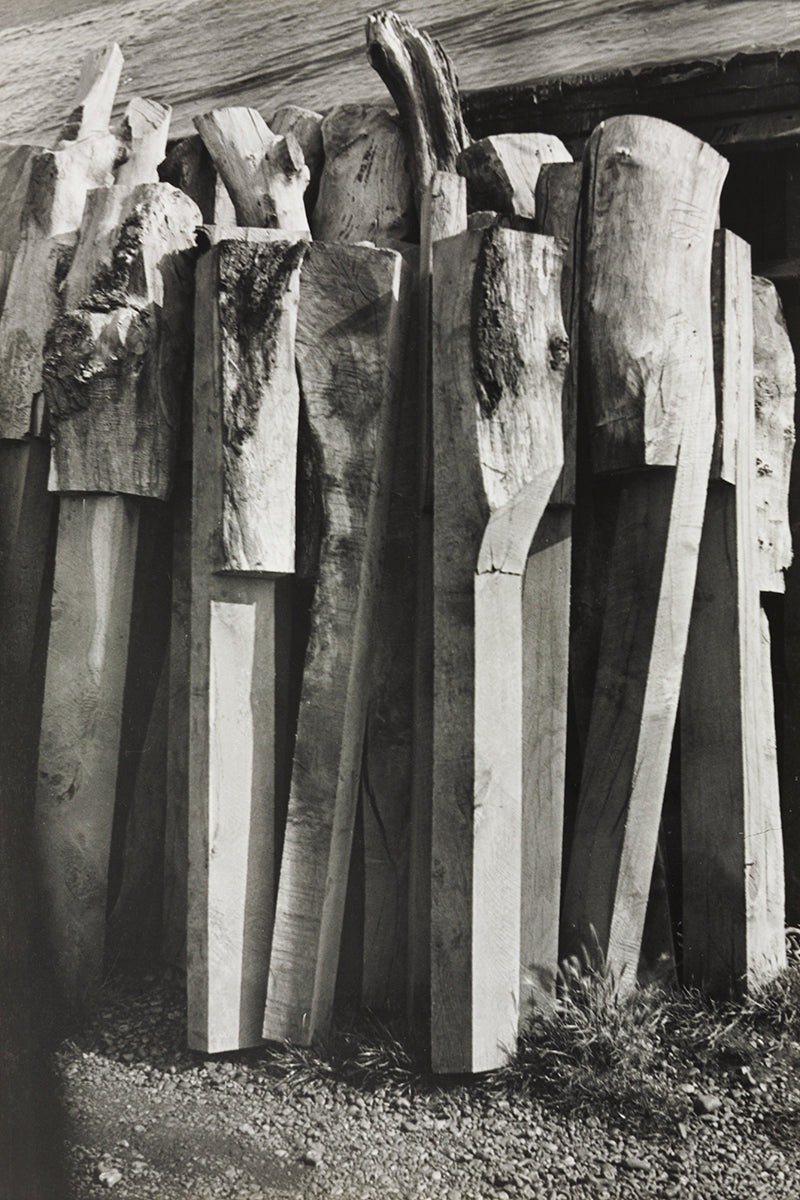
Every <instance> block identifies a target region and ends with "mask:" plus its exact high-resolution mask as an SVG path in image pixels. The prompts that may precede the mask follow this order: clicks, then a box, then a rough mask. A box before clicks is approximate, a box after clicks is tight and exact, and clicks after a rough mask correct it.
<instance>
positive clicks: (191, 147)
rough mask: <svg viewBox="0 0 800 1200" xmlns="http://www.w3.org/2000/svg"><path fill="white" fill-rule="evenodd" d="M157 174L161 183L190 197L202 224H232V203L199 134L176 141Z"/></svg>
mask: <svg viewBox="0 0 800 1200" xmlns="http://www.w3.org/2000/svg"><path fill="white" fill-rule="evenodd" d="M158 174H159V178H160V179H162V180H163V181H164V183H171V184H172V185H173V186H174V187H177V188H180V189H181V191H182V192H186V195H187V196H191V198H192V200H194V202H195V204H196V205H197V207H198V208H199V209H200V212H201V213H202V214H203V220H204V222H206V224H209V225H235V224H236V213H235V210H234V207H233V202H232V200H231V198H230V196H229V195H228V190H227V188H226V187H225V184H224V183H223V182H222V180H221V179H220V177H219V175H218V174H217V171H216V168H215V167H214V164H213V162H212V161H211V155H210V154H209V153H208V151H207V150H206V148H205V144H204V142H203V139H202V138H201V137H200V134H199V133H195V134H194V135H193V136H192V137H187V138H182V139H181V140H180V141H179V142H176V143H175V145H174V146H173V147H172V148H171V149H170V151H169V153H168V154H167V156H166V158H165V159H164V161H163V163H161V165H160V167H159V170H158Z"/></svg>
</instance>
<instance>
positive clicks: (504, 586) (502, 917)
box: [431, 229, 568, 1072]
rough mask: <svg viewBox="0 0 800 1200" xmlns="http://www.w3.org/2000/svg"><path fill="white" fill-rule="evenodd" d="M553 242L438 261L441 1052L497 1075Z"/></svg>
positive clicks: (506, 1021) (517, 878)
mask: <svg viewBox="0 0 800 1200" xmlns="http://www.w3.org/2000/svg"><path fill="white" fill-rule="evenodd" d="M562 260H563V253H562V251H561V250H560V249H558V248H557V247H556V244H555V242H554V240H553V239H550V238H546V237H542V236H539V235H526V234H524V233H517V232H514V231H511V230H502V229H494V230H488V231H485V232H483V231H470V232H469V233H466V234H462V235H461V236H460V237H458V238H450V239H448V240H446V241H444V242H442V243H440V244H439V245H437V246H436V248H435V252H434V344H433V363H434V405H433V432H434V462H435V472H436V473H435V508H434V726H433V728H434V746H433V748H434V757H433V827H432V864H433V865H432V895H431V908H432V911H431V922H432V934H431V943H432V945H431V1043H432V1045H431V1052H432V1063H433V1067H434V1070H436V1071H440V1072H452V1071H482V1070H489V1069H491V1068H493V1067H496V1066H498V1065H500V1063H501V1062H502V1061H504V1059H505V1057H506V1055H507V1054H508V1053H511V1052H513V1048H514V1044H515V1038H516V1032H517V1023H518V1018H519V988H520V904H521V852H520V840H521V834H522V805H523V800H522V783H523V773H524V766H523V763H524V759H525V753H526V748H525V746H524V742H523V738H524V733H525V732H526V731H525V722H524V718H523V703H524V684H523V665H524V651H523V643H522V635H523V579H524V571H525V565H526V561H527V557H528V553H529V551H530V547H531V543H532V541H533V538H534V534H535V533H536V529H537V526H538V524H539V521H540V518H541V516H542V513H543V512H544V508H545V505H546V504H547V501H548V500H549V498H550V494H551V492H552V489H553V485H554V484H555V482H556V479H557V478H558V475H559V472H560V470H561V467H562V464H563V441H562V432H561V393H562V389H563V386H564V377H565V373H566V366H567V358H568V354H567V346H568V343H567V338H566V332H565V329H564V324H563V318H562V313H561V269H562Z"/></svg>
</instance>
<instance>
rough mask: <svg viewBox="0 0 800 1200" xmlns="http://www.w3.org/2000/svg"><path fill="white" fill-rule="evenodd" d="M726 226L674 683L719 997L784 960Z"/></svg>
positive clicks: (689, 875) (700, 975) (690, 880)
mask: <svg viewBox="0 0 800 1200" xmlns="http://www.w3.org/2000/svg"><path fill="white" fill-rule="evenodd" d="M723 236H724V241H723V244H722V246H721V252H722V256H723V262H724V265H723V268H722V271H721V280H720V283H721V287H722V292H723V296H722V301H721V304H720V312H721V316H722V320H723V322H724V323H725V325H726V326H729V327H730V328H729V329H726V335H725V338H724V345H725V353H724V357H723V360H722V363H721V367H722V377H723V378H722V386H723V388H724V389H725V390H726V392H728V393H730V394H732V398H731V395H729V396H727V397H726V399H725V402H724V405H723V407H724V408H725V407H734V406H735V407H736V408H737V410H738V414H737V417H738V419H737V439H736V451H735V455H736V461H735V466H736V483H735V486H732V485H731V484H729V483H726V482H724V481H720V482H717V483H714V484H712V486H711V488H710V489H709V494H708V500H707V505H706V516H705V523H704V527H703V537H702V541H701V545H700V557H699V561H698V569H697V585H696V592H695V600H694V605H693V609H692V623H691V627H690V632H689V641H688V645H687V651H686V663H685V671H684V680H683V688H682V692H681V789H682V820H681V825H682V844H683V962H684V975H685V978H686V979H687V981H688V982H689V983H691V984H692V985H693V986H695V987H700V988H702V989H703V990H704V991H706V992H708V993H710V994H711V995H714V996H719V997H727V996H730V995H732V994H737V993H739V992H740V991H741V990H745V991H749V990H751V989H752V988H754V987H757V986H758V984H759V983H762V982H765V981H766V980H767V979H769V978H770V977H771V976H772V975H773V974H774V973H775V972H776V971H777V970H778V969H779V967H780V966H781V965H782V963H783V962H784V961H785V950H784V939H783V926H784V913H783V855H782V846H781V837H780V804H779V797H778V785H777V768H776V759H775V753H774V744H775V735H774V706H773V700H772V685H771V669H770V666H769V648H768V638H769V635H768V631H767V649H766V657H765V651H764V645H763V637H764V634H763V631H762V627H761V621H762V615H761V612H760V606H759V598H758V593H759V575H760V562H759V554H760V551H759V546H758V540H757V514H756V497H755V492H756V473H755V471H754V460H755V426H756V419H755V411H756V408H755V406H754V375H753V344H754V320H753V310H754V304H755V303H757V301H756V300H755V295H756V291H755V289H754V288H753V285H752V283H751V278H750V250H749V246H747V245H746V244H745V243H744V242H742V241H741V240H740V239H738V238H736V237H734V236H733V235H732V234H730V233H727V232H726V233H724V235H723ZM755 327H756V328H757V326H755ZM770 743H771V745H772V752H771V754H770V753H769V751H768V745H769V744H770Z"/></svg>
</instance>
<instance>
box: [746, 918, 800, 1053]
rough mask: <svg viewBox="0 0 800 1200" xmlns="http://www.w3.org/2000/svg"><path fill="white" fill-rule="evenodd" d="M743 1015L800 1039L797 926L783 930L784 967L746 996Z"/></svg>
mask: <svg viewBox="0 0 800 1200" xmlns="http://www.w3.org/2000/svg"><path fill="white" fill-rule="evenodd" d="M743 1016H744V1019H745V1020H746V1021H747V1022H748V1023H749V1024H750V1025H752V1026H753V1027H756V1028H760V1029H767V1030H771V1031H772V1032H774V1033H776V1034H779V1035H783V1036H786V1037H788V1038H791V1039H793V1040H795V1041H800V929H797V928H795V927H790V928H788V929H787V930H786V967H785V968H784V970H783V971H781V973H780V974H779V975H778V976H776V978H775V979H772V980H770V981H769V983H765V984H764V985H763V986H762V987H760V988H758V989H756V991H754V992H753V994H752V995H751V996H749V997H748V998H747V1000H746V1001H745V1005H744V1013H743Z"/></svg>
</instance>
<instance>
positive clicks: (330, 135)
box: [311, 104, 418, 242]
mask: <svg viewBox="0 0 800 1200" xmlns="http://www.w3.org/2000/svg"><path fill="white" fill-rule="evenodd" d="M322 140H323V143H324V147H325V165H324V167H323V168H322V176H321V178H320V184H319V195H318V197H317V203H316V206H315V208H314V213H313V216H312V219H311V232H312V234H313V235H314V237H315V238H319V239H320V240H321V241H324V242H358V241H376V240H385V239H395V240H397V241H409V242H410V241H414V240H416V237H417V230H418V220H417V216H416V212H415V206H414V195H413V191H412V187H411V176H410V174H409V163H408V149H407V146H406V139H405V137H404V135H403V131H402V129H401V127H400V124H399V121H398V119H397V117H396V116H394V115H392V114H391V113H388V112H387V111H386V109H384V108H381V107H379V106H378V105H370V106H366V105H361V104H345V105H341V106H337V107H336V108H334V109H332V110H331V112H329V113H328V114H327V116H326V117H325V119H324V120H323V122H322Z"/></svg>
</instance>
